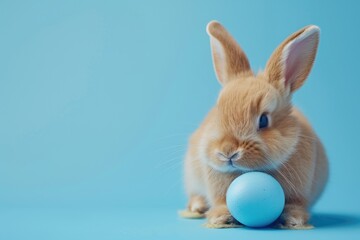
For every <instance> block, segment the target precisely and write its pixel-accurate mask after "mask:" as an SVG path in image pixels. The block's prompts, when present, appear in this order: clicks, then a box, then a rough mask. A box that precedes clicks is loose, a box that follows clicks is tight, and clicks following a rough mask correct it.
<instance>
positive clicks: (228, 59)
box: [206, 21, 252, 85]
mask: <svg viewBox="0 0 360 240" xmlns="http://www.w3.org/2000/svg"><path fill="white" fill-rule="evenodd" d="M206 31H207V33H208V34H209V36H210V45H211V52H212V57H213V63H214V69H215V73H216V77H217V79H218V80H219V82H220V83H221V84H222V85H224V84H226V83H227V82H229V81H231V80H233V79H234V78H236V77H237V76H239V75H252V72H251V69H250V64H249V61H248V59H247V57H246V55H245V53H244V51H243V50H242V49H241V47H240V45H239V44H237V43H236V41H235V40H234V38H233V37H232V36H231V35H230V33H228V31H226V29H225V28H224V27H223V26H222V25H221V24H220V23H219V22H217V21H211V22H210V23H209V24H208V25H207V27H206Z"/></svg>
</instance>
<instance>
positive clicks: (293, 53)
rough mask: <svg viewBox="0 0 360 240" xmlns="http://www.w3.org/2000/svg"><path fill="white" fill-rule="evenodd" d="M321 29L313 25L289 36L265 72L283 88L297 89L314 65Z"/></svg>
mask: <svg viewBox="0 0 360 240" xmlns="http://www.w3.org/2000/svg"><path fill="white" fill-rule="evenodd" d="M319 33H320V29H319V28H318V27H317V26H314V25H311V26H307V27H304V28H302V29H301V30H299V31H297V32H295V33H294V34H292V35H291V36H290V37H288V38H287V39H286V40H285V41H284V42H283V43H282V44H280V46H279V47H278V48H277V49H276V50H275V51H274V53H273V54H272V55H271V57H270V59H269V61H268V63H267V64H266V70H265V73H266V75H267V77H268V79H269V81H270V82H271V83H273V85H275V86H276V87H277V88H280V89H282V90H285V89H290V92H293V91H295V90H296V89H298V88H299V87H301V86H302V84H303V83H304V82H305V80H306V78H307V76H308V75H309V73H310V70H311V68H312V66H313V63H314V60H315V56H316V51H317V47H318V43H319Z"/></svg>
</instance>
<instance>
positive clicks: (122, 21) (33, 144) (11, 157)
mask: <svg viewBox="0 0 360 240" xmlns="http://www.w3.org/2000/svg"><path fill="white" fill-rule="evenodd" d="M359 11H360V4H359V3H357V2H356V1H310V0H308V1H304V0H303V1H265V0H263V1H258V0H256V1H209V0H208V1H191V0H183V1H130V0H128V1H126V0H121V1H70V0H68V1H4V0H2V1H1V2H0V223H1V224H0V239H4V240H8V239H144V238H146V239H150V238H151V237H153V238H154V239H170V238H171V239H175V238H176V239H185V238H186V239H189V238H191V237H193V238H195V237H196V238H198V239H201V238H204V239H205V238H206V239H219V238H222V239H226V238H232V239H234V238H239V239H240V238H241V237H247V238H252V239H258V238H277V239H280V238H290V237H291V238H292V239H304V238H314V239H315V238H316V239H321V238H324V239H330V238H331V237H333V238H334V239H336V238H339V237H343V236H357V235H358V234H359V233H360V231H359V230H358V228H359V226H360V225H359V218H360V206H359V202H360V191H359V187H358V184H359V180H360V175H359V168H360V159H359V157H358V156H357V153H358V149H359V141H358V138H359V135H360V124H359V123H358V120H359V117H360V114H359V106H358V104H359V103H360V94H359V89H360V79H359V74H358V70H359V64H360V62H359V55H360V44H359V42H360V30H359V24H360V14H359ZM213 19H217V20H219V21H220V22H222V23H223V24H224V25H225V26H226V27H227V29H228V30H229V31H230V32H231V33H232V34H233V36H234V37H235V38H236V39H237V40H238V42H239V43H240V44H241V46H242V47H243V49H244V50H245V51H246V53H247V55H248V57H249V59H250V62H251V65H252V68H253V69H254V70H255V71H257V70H259V69H262V68H263V67H264V66H265V63H266V61H267V59H268V57H269V56H270V54H271V53H272V51H273V50H274V48H275V47H276V46H277V45H278V44H280V43H281V42H282V41H283V40H284V39H285V38H286V37H287V36H288V35H289V34H291V33H292V32H294V31H296V30H298V29H299V28H301V27H303V26H305V25H308V24H316V25H318V26H320V28H321V40H320V46H319V51H318V55H317V59H316V63H315V65H314V68H313V71H312V72H311V75H310V77H309V79H308V81H307V82H306V84H305V86H304V87H303V88H302V89H300V90H299V91H298V92H297V93H296V94H295V96H294V103H295V104H296V105H297V106H298V107H299V108H300V109H301V110H302V111H303V112H304V113H305V114H306V115H307V116H308V118H309V119H310V121H311V122H312V123H313V126H314V128H315V129H316V131H317V133H318V134H319V135H320V137H321V138H322V139H323V142H324V144H325V146H326V149H327V152H328V155H329V158H330V164H331V167H330V168H331V169H330V170H331V175H330V181H329V185H328V188H327V189H326V192H325V193H324V195H323V197H322V198H321V200H320V201H319V202H318V204H317V205H316V207H315V209H314V217H313V220H312V222H313V223H314V224H315V225H316V226H317V228H316V229H315V230H312V231H274V230H250V229H231V230H209V229H205V228H203V227H201V224H202V222H203V221H189V220H183V219H179V218H178V217H177V215H176V211H177V209H180V208H183V207H184V206H185V204H186V198H185V195H184V191H183V187H182V158H183V156H184V153H185V150H186V145H187V139H188V137H189V135H190V134H191V132H192V131H193V130H194V129H195V128H196V127H197V126H198V125H199V123H200V122H201V121H202V119H203V117H204V116H205V114H206V113H207V111H208V110H209V109H210V107H211V106H212V105H213V104H214V103H215V101H216V98H217V94H218V92H219V90H220V85H219V84H218V83H217V81H216V77H215V74H214V72H213V68H212V62H211V55H210V47H209V39H208V36H207V34H206V32H205V27H206V24H207V23H208V22H209V21H210V20H213Z"/></svg>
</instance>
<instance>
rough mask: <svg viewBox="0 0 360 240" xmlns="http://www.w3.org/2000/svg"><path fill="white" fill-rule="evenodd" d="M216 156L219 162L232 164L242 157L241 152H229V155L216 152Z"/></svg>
mask: <svg viewBox="0 0 360 240" xmlns="http://www.w3.org/2000/svg"><path fill="white" fill-rule="evenodd" d="M218 155H219V159H220V160H221V161H224V162H234V161H237V160H239V159H240V158H241V156H242V151H241V150H237V151H235V152H231V153H229V154H224V153H222V152H218Z"/></svg>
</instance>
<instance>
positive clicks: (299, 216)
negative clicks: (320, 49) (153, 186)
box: [185, 22, 328, 228]
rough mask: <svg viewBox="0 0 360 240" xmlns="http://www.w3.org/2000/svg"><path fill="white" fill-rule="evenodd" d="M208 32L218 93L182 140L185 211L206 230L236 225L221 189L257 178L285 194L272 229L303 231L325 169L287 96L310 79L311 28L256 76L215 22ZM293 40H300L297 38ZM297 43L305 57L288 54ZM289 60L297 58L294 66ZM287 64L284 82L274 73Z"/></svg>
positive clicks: (315, 140) (307, 129) (287, 44)
mask: <svg viewBox="0 0 360 240" xmlns="http://www.w3.org/2000/svg"><path fill="white" fill-rule="evenodd" d="M306 31H310V32H306ZM208 33H209V35H210V36H211V40H212V42H211V43H212V50H213V60H214V66H215V71H216V73H217V77H218V79H219V81H220V82H221V83H222V84H223V85H224V87H223V90H222V91H221V93H220V96H219V99H218V101H217V104H216V106H215V107H214V108H213V109H212V110H211V111H210V113H209V114H208V116H207V117H206V118H205V120H204V122H203V123H202V125H201V126H200V127H199V128H198V129H197V130H196V131H195V133H194V134H193V135H192V137H191V139H190V143H189V149H188V152H187V155H186V158H185V188H186V192H187V194H188V196H189V204H188V210H189V211H192V212H197V213H206V216H207V217H208V222H209V223H210V224H227V223H233V222H236V221H235V220H234V219H233V218H232V216H231V215H230V213H229V212H228V209H227V207H226V200H225V196H226V191H227V188H228V186H229V184H230V183H231V182H232V181H233V180H234V179H235V178H236V177H238V176H239V175H241V174H242V173H244V172H248V171H263V172H267V173H268V174H271V175H272V176H274V177H275V178H276V179H277V180H278V181H279V182H280V183H281V185H282V187H283V189H284V191H285V197H286V206H285V210H284V212H283V214H282V217H281V218H280V223H281V224H282V225H283V226H285V227H289V228H303V227H304V226H306V225H307V221H308V218H309V217H308V209H309V208H310V207H311V205H312V204H313V203H314V202H315V201H316V199H317V198H318V197H319V196H320V194H321V192H322V190H323V189H324V186H325V183H326V180H327V176H328V166H327V158H326V155H325V151H324V148H323V146H322V144H321V142H320V140H319V138H318V137H317V135H316V134H315V132H314V131H313V129H312V127H311V125H310V124H309V123H308V121H307V120H306V118H305V117H304V116H303V115H302V114H301V113H300V112H299V111H298V110H296V109H295V108H294V107H292V105H291V93H292V92H293V91H294V90H295V89H297V88H298V87H300V86H301V84H302V82H303V81H304V80H305V79H306V77H307V75H308V73H309V72H310V69H311V66H312V62H313V59H314V58H315V53H316V47H317V39H318V38H317V36H318V35H317V34H318V29H317V28H315V29H314V28H313V29H311V27H310V29H309V28H308V29H306V28H304V29H302V30H301V31H299V32H297V33H295V34H294V35H292V36H291V37H290V38H289V39H287V40H286V41H285V42H284V43H283V44H282V45H280V47H279V48H278V49H277V50H276V51H275V52H274V54H273V56H272V57H271V59H270V60H269V62H268V64H267V68H266V70H265V71H264V72H263V73H259V74H257V75H256V76H255V75H254V74H253V73H252V72H251V70H250V66H249V64H248V62H247V58H246V56H245V54H244V53H243V52H242V50H241V48H240V47H239V46H238V45H235V44H236V43H235V42H234V40H233V39H232V38H231V36H230V35H229V34H228V33H227V32H226V31H225V29H224V28H223V27H222V26H221V25H220V24H219V23H217V22H212V23H210V24H209V25H208ZM301 34H303V35H305V36H303V38H301ZM314 34H315V35H314ZM297 39H298V40H299V39H300V40H299V41H298V42H296V41H297ZM304 42H305V44H307V45H308V46H307V45H306V47H307V48H309V49H302V50H304V51H305V50H306V51H307V52H310V54H309V53H306V52H305V55H304V53H303V52H300V53H298V52H295V53H293V52H291V51H293V49H299V47H303V46H304V44H303V43H304ZM291 44H292V45H291ZM295 44H297V45H295ZM285 47H287V48H290V50H287V51H289V52H286V57H287V59H281V57H282V55H284V54H283V52H284V48H285ZM291 48H293V49H291ZM294 51H295V50H294ZM296 51H297V50H296ZM291 54H300V59H298V58H296V57H297V55H295V57H294V56H293V55H291ZM301 54H302V55H301ZM311 54H312V55H311ZM279 59H280V60H279ZM287 61H288V62H289V63H288V64H291V63H292V62H295V63H296V65H291V66H288V68H287V69H286V70H287V71H290V70H291V71H290V72H289V73H288V72H286V74H288V75H286V74H284V72H283V71H285V70H284V68H285V67H284V68H281V64H284V62H285V63H287ZM299 61H300V62H299ZM301 61H303V62H304V63H303V62H301ZM307 62H308V63H307ZM309 65H310V66H309ZM279 66H280V68H279ZM299 66H300V67H302V68H301V69H300V70H298V69H297V68H299ZM290 67H293V68H294V69H292V68H290ZM291 74H295V75H294V76H292V75H291ZM276 78H279V79H276ZM286 78H289V80H287V79H286ZM287 81H289V82H287ZM287 84H288V85H287ZM259 124H260V125H259ZM264 126H265V127H264Z"/></svg>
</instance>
